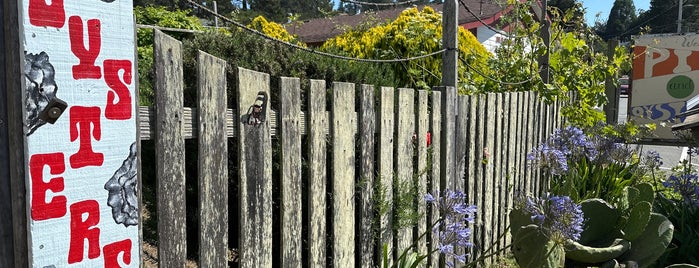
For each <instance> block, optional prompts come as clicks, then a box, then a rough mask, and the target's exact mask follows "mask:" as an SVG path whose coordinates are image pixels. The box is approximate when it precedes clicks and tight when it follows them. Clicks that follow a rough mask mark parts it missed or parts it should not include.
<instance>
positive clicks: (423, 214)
mask: <svg viewBox="0 0 699 268" xmlns="http://www.w3.org/2000/svg"><path fill="white" fill-rule="evenodd" d="M428 95H429V94H428V92H427V91H426V90H420V91H418V98H417V108H416V109H415V112H416V116H415V118H416V120H417V126H416V132H417V170H418V176H417V190H418V195H417V197H418V200H417V213H418V215H420V218H419V219H418V221H417V228H416V230H415V231H416V232H415V237H416V238H417V237H418V236H419V235H421V234H423V233H424V232H426V231H428V230H429V229H428V228H429V226H428V224H429V223H428V222H427V211H426V206H425V205H426V204H425V200H423V196H425V194H426V193H427V178H428V174H427V173H428V171H429V169H430V167H428V166H427V133H428V131H429V119H428V118H429V113H428V110H427V109H428V107H427V98H428V97H429V96H428ZM426 238H427V237H423V238H422V239H420V241H418V243H417V250H418V252H428V251H427V240H426Z"/></svg>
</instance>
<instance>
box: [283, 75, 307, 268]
mask: <svg viewBox="0 0 699 268" xmlns="http://www.w3.org/2000/svg"><path fill="white" fill-rule="evenodd" d="M280 84H281V93H280V94H281V111H280V115H279V116H280V117H281V120H280V121H281V135H279V137H280V139H281V147H282V148H281V149H282V150H281V161H282V170H281V182H282V183H281V185H280V188H281V195H282V197H281V202H282V203H281V206H280V207H281V210H282V213H281V215H282V217H281V228H282V232H281V233H282V241H281V247H282V248H281V254H282V256H281V258H280V260H281V264H279V265H280V266H282V267H301V263H302V260H301V248H302V245H301V243H302V242H301V241H302V236H301V225H302V220H303V219H302V218H301V217H302V215H301V214H302V213H301V79H299V78H288V77H282V78H281V83H280Z"/></svg>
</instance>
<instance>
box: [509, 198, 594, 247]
mask: <svg viewBox="0 0 699 268" xmlns="http://www.w3.org/2000/svg"><path fill="white" fill-rule="evenodd" d="M523 209H524V212H527V213H529V214H530V215H531V220H532V223H534V224H536V225H539V226H540V227H541V228H542V229H543V230H545V231H546V233H547V234H548V235H549V236H550V238H551V239H553V240H554V241H558V242H562V241H565V239H571V240H573V241H577V240H578V239H580V234H581V233H582V230H583V221H584V215H583V212H582V209H581V207H580V205H578V204H575V202H573V200H572V199H570V197H568V196H556V195H550V194H546V196H545V197H542V198H532V197H528V198H527V200H526V201H525V202H524V204H523Z"/></svg>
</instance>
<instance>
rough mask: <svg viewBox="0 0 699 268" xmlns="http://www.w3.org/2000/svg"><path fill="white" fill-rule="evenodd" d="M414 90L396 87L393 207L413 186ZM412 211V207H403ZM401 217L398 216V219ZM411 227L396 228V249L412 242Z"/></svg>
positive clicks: (405, 246)
mask: <svg viewBox="0 0 699 268" xmlns="http://www.w3.org/2000/svg"><path fill="white" fill-rule="evenodd" d="M414 104H415V91H414V90H413V89H411V88H400V89H398V112H397V113H396V135H395V139H394V142H395V146H396V147H395V154H396V155H395V159H396V167H395V170H396V180H395V182H396V185H394V190H393V193H394V197H393V204H394V208H395V207H396V205H403V206H405V204H401V203H403V202H405V200H400V198H404V195H405V192H406V191H410V189H411V188H413V185H412V183H413V176H414V170H413V135H414V134H415V106H414ZM411 205H412V204H411ZM402 209H410V211H414V209H415V208H414V207H413V206H410V208H405V207H403V208H402ZM401 220H403V219H400V218H398V221H399V223H400V221H401ZM412 231H413V230H412V228H410V227H406V226H402V227H401V228H400V229H398V230H397V235H396V240H397V244H396V246H397V247H396V249H397V250H398V251H401V250H404V249H406V248H408V247H409V246H410V244H412V242H413V233H412Z"/></svg>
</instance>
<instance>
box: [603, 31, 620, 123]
mask: <svg viewBox="0 0 699 268" xmlns="http://www.w3.org/2000/svg"><path fill="white" fill-rule="evenodd" d="M617 46H619V40H615V39H610V40H609V41H607V61H609V62H610V63H611V62H613V61H614V51H615V50H616V47H617ZM616 78H617V74H616V73H614V74H612V75H607V79H606V80H605V81H604V86H605V88H606V89H605V95H607V105H605V106H604V114H605V116H606V117H607V124H616V123H617V121H618V120H617V119H618V118H619V88H618V87H617V86H616V85H615V84H614V80H616Z"/></svg>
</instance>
